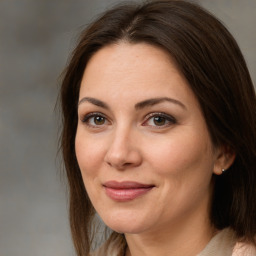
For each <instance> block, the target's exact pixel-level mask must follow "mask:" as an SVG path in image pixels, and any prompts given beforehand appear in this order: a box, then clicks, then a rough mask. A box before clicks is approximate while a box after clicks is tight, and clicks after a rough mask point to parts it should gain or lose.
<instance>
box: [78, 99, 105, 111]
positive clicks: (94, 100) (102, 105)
mask: <svg viewBox="0 0 256 256" xmlns="http://www.w3.org/2000/svg"><path fill="white" fill-rule="evenodd" d="M84 102H90V103H92V104H93V105H96V106H98V107H101V108H105V109H109V106H108V104H106V103H104V102H103V101H101V100H97V99H95V98H91V97H84V98H82V99H81V100H80V101H79V102H78V106H79V105H80V104H81V103H84Z"/></svg>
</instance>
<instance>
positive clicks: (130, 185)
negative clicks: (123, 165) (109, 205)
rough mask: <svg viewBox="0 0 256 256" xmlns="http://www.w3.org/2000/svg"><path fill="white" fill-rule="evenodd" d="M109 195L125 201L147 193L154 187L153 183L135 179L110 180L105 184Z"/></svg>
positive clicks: (115, 199)
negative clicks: (140, 181)
mask: <svg viewBox="0 0 256 256" xmlns="http://www.w3.org/2000/svg"><path fill="white" fill-rule="evenodd" d="M103 187H104V188H105V192H106V194H107V196H108V197H110V198H111V199H113V200H114V201H119V202H125V201H131V200H134V199H135V198H137V197H140V196H142V195H145V194H146V193H148V192H149V191H150V190H151V189H152V188H154V187H155V185H153V184H143V183H138V182H134V181H122V182H118V181H108V182H106V183H104V184H103Z"/></svg>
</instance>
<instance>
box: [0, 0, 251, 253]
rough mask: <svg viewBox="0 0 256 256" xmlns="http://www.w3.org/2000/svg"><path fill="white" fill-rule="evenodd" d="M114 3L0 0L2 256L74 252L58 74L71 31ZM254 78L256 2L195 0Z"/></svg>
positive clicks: (72, 36) (72, 35)
mask: <svg viewBox="0 0 256 256" xmlns="http://www.w3.org/2000/svg"><path fill="white" fill-rule="evenodd" d="M117 2H120V1H114V0H113V1H110V0H109V1H100V0H97V1H96V0H93V1H92V0H91V1H89V0H75V1H67V0H59V1H58V0H44V1H39V0H38V1H36V0H34V1H33V0H0V143H1V147H0V255H1V256H16V255H19V256H29V255H33V256H48V255H49V256H56V255H63V256H67V255H74V252H73V248H72V243H71V239H70V233H69V227H68V218H67V205H66V192H65V182H64V181H63V180H61V179H60V171H59V164H58V161H57V160H56V152H57V140H58V139H57V130H58V129H57V116H56V114H55V113H54V106H55V102H56V98H57V89H58V76H59V75H60V73H61V71H62V69H63V68H64V66H65V64H66V60H67V57H68V55H69V53H70V51H71V50H72V48H73V46H74V43H75V40H76V35H77V33H78V32H79V31H81V28H83V27H84V25H86V24H87V23H88V22H90V21H91V20H92V18H93V17H94V16H95V15H96V14H97V13H99V12H101V11H102V10H104V9H105V8H106V6H111V5H112V4H113V3H117ZM198 2H200V3H202V4H203V5H204V6H205V7H207V8H208V9H209V10H211V11H212V12H214V13H215V14H216V15H217V16H218V17H219V18H220V19H221V20H223V21H224V23H225V24H226V25H227V27H228V28H229V29H230V31H231V32H232V33H233V35H234V36H235V38H236V39H237V41H238V43H239V45H240V46H241V49H242V51H243V53H244V55H245V58H246V60H247V63H248V65H249V69H250V71H251V75H252V78H253V81H254V84H255V81H256V72H255V71H256V33H255V32H256V31H255V26H256V0H243V1H241V0H215V1H213V0H201V1H198Z"/></svg>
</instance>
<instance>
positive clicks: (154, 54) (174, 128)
mask: <svg viewBox="0 0 256 256" xmlns="http://www.w3.org/2000/svg"><path fill="white" fill-rule="evenodd" d="M166 97H168V98H169V99H171V100H166V99H165V100H162V101H161V102H158V103H155V104H153V105H149V104H145V102H144V101H145V100H148V99H152V98H154V99H155V98H157V99H158V98H166ZM88 98H89V99H88ZM141 102H144V105H143V104H139V103H141ZM135 106H136V107H135ZM99 113H100V114H99ZM159 113H161V114H159ZM162 113H164V116H163V114H162ZM159 115H162V116H161V118H160V119H159ZM78 117H79V122H78V126H77V134H76V141H75V146H76V156H77V160H78V164H79V167H80V169H81V173H82V177H83V181H84V184H85V187H86V190H87V193H88V195H89V197H90V199H91V201H92V204H93V205H94V207H95V209H96V211H97V212H98V214H99V215H100V216H101V218H102V219H103V221H104V222H105V223H106V225H108V226H109V227H110V228H112V229H113V230H115V231H117V232H121V233H125V237H126V240H127V244H128V249H127V253H126V255H132V256H136V255H140V256H141V255H147V256H149V255H187V256H189V255H196V254H197V253H199V252H200V251H201V250H202V249H203V248H204V247H205V245H206V244H207V243H208V242H209V240H210V239H211V237H212V236H213V233H214V232H215V231H216V230H215V229H214V228H213V227H212V226H211V224H210V221H209V208H210V199H211V192H212V176H213V173H215V174H220V173H221V169H222V168H224V169H227V168H228V167H229V165H230V164H231V163H232V158H231V157H228V156H227V154H225V152H224V150H223V149H222V148H215V147H213V145H212V142H211V139H210V135H209V132H208V129H207V126H206V123H205V120H204V117H203V115H202V112H201V109H200V106H199V103H198V101H197V99H196V97H195V95H194V94H193V92H192V90H191V89H190V87H189V84H188V83H187V81H186V80H185V78H184V77H183V76H182V74H181V73H180V72H179V71H178V69H177V68H176V66H175V64H174V62H173V61H172V59H171V58H170V56H168V54H167V53H166V52H165V51H163V50H162V49H159V48H157V47H154V46H150V45H148V44H143V43H139V44H129V43H125V42H120V43H119V44H115V45H110V46H107V47H104V48H103V49H101V50H99V51H98V52H97V53H96V54H95V55H94V56H93V57H92V58H91V60H90V61H89V63H88V64H87V67H86V69H85V72H84V75H83V79H82V82H81V88H80V96H79V104H78ZM159 120H160V121H159ZM112 180H115V181H119V182H121V181H136V182H139V183H143V184H153V185H154V188H153V189H151V190H150V191H149V192H147V193H146V194H144V195H142V196H139V197H137V198H135V199H133V200H129V201H125V202H119V201H116V200H113V199H112V198H110V197H109V196H108V195H107V194H106V191H105V188H104V186H103V184H104V183H105V182H107V181H112ZM181 245H182V246H181Z"/></svg>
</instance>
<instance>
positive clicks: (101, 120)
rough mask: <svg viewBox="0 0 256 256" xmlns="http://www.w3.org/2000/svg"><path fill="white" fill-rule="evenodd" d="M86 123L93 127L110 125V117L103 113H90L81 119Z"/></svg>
mask: <svg viewBox="0 0 256 256" xmlns="http://www.w3.org/2000/svg"><path fill="white" fill-rule="evenodd" d="M81 120H82V122H83V123H84V124H86V125H87V126H89V127H92V128H97V127H98V128H99V127H100V126H104V125H108V124H109V122H108V119H107V118H106V117H105V116H103V114H101V113H89V114H88V115H86V116H85V117H84V118H82V119H81Z"/></svg>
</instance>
